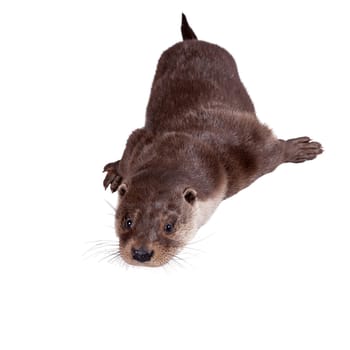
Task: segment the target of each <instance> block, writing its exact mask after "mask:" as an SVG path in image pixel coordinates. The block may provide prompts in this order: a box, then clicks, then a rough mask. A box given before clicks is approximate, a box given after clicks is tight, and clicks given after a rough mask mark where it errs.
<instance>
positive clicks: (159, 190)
mask: <svg viewBox="0 0 350 350" xmlns="http://www.w3.org/2000/svg"><path fill="white" fill-rule="evenodd" d="M181 32H182V38H183V41H181V42H179V43H177V44H175V45H174V46H172V47H170V48H169V49H167V50H166V51H165V52H164V53H163V54H162V55H161V57H160V59H159V62H158V65H157V69H156V73H155V77H154V80H153V84H152V88H151V94H150V98H149V102H148V105H147V110H146V122H145V125H144V127H143V128H140V129H137V130H135V131H134V132H132V134H131V135H130V136H129V138H128V140H127V143H126V147H125V150H124V153H123V155H122V158H121V159H120V160H118V161H116V162H112V163H109V164H107V165H106V166H105V167H104V170H103V171H104V172H106V173H107V174H106V176H105V179H104V182H103V184H104V187H105V189H107V188H108V187H110V189H111V191H112V192H115V191H118V193H119V200H118V208H117V209H116V215H115V228H116V233H117V236H118V238H119V250H120V256H121V257H122V259H123V260H125V262H127V263H128V264H131V265H142V266H153V267H155V266H161V265H164V264H166V263H168V262H169V261H170V260H171V259H172V258H173V257H174V256H176V254H177V253H178V252H179V251H180V250H181V249H182V248H183V247H184V246H185V245H186V243H188V242H189V240H191V238H192V237H193V236H194V235H195V233H196V232H197V230H198V229H199V228H200V227H201V226H202V225H203V224H205V223H206V221H207V220H208V219H209V218H210V216H211V215H212V214H213V212H214V211H215V209H216V208H217V207H218V205H219V204H220V202H221V201H223V200H224V199H226V198H229V197H231V196H233V195H234V194H236V193H237V192H238V191H240V190H242V189H243V188H245V187H247V186H249V185H250V184H251V183H252V182H254V181H255V180H256V179H257V178H259V177H260V176H262V175H264V174H267V173H269V172H271V171H273V170H274V169H276V167H278V166H279V165H280V164H282V163H285V162H293V163H301V162H304V161H307V160H312V159H314V158H316V156H317V155H319V154H320V153H322V151H323V150H322V146H321V144H320V143H318V142H315V141H312V140H311V139H310V138H309V137H298V138H294V139H290V140H281V139H278V138H277V137H276V136H275V135H274V134H273V132H272V131H271V129H269V128H268V127H267V126H266V125H264V124H262V123H261V122H260V121H259V120H258V118H257V116H256V113H255V108H254V105H253V102H252V101H251V99H250V97H249V95H248V93H247V90H246V89H245V87H244V85H243V84H242V82H241V80H240V77H239V74H238V71H237V66H236V63H235V61H234V59H233V57H232V56H231V55H230V54H229V53H228V52H227V51H226V50H225V49H223V48H221V47H219V46H217V45H215V44H211V43H208V42H205V41H201V40H198V39H197V36H196V35H195V33H194V32H193V30H192V28H191V27H190V26H189V24H188V22H187V19H186V17H185V15H184V14H183V15H182V24H181Z"/></svg>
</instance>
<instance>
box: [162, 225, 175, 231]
mask: <svg viewBox="0 0 350 350" xmlns="http://www.w3.org/2000/svg"><path fill="white" fill-rule="evenodd" d="M173 228H174V226H173V225H172V224H166V225H165V226H164V231H165V232H166V233H172V232H173Z"/></svg>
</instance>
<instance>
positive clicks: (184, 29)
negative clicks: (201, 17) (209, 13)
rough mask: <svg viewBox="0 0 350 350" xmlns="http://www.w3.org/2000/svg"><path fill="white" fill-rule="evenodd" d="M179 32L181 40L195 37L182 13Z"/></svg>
mask: <svg viewBox="0 0 350 350" xmlns="http://www.w3.org/2000/svg"><path fill="white" fill-rule="evenodd" d="M181 33H182V38H183V40H190V39H197V36H196V34H194V32H193V30H192V28H191V27H190V25H189V24H188V22H187V18H186V16H185V15H184V14H182V22H181Z"/></svg>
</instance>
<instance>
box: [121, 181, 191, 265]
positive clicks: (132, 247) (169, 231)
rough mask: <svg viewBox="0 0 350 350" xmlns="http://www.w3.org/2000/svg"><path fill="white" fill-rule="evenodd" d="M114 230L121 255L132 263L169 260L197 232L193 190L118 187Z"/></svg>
mask: <svg viewBox="0 0 350 350" xmlns="http://www.w3.org/2000/svg"><path fill="white" fill-rule="evenodd" d="M118 192H119V206H118V209H117V212H116V221H115V226H116V233H117V235H118V237H119V249H120V256H121V257H122V258H123V260H124V261H125V262H127V263H128V264H131V265H142V266H152V267H156V266H161V265H164V264H166V263H168V262H169V261H170V260H171V259H172V258H173V257H174V256H176V254H177V253H178V252H179V251H180V250H181V249H182V248H183V247H184V246H185V245H186V243H187V242H188V241H189V240H190V239H191V238H192V237H193V235H194V234H195V233H196V231H197V229H198V227H197V223H196V220H194V217H195V211H196V210H195V209H196V206H195V202H196V200H197V198H196V191H195V190H193V189H191V188H187V189H180V188H179V189H177V190H172V192H171V193H169V191H167V192H166V191H161V190H154V191H151V190H145V189H144V188H137V187H134V186H130V188H128V186H127V185H125V184H122V185H121V186H119V189H118Z"/></svg>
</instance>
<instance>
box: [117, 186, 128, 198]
mask: <svg viewBox="0 0 350 350" xmlns="http://www.w3.org/2000/svg"><path fill="white" fill-rule="evenodd" d="M127 190H128V186H127V185H126V184H121V185H120V186H119V187H118V193H119V196H120V197H123V196H124V194H125V193H126V191H127Z"/></svg>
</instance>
